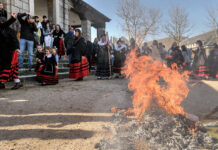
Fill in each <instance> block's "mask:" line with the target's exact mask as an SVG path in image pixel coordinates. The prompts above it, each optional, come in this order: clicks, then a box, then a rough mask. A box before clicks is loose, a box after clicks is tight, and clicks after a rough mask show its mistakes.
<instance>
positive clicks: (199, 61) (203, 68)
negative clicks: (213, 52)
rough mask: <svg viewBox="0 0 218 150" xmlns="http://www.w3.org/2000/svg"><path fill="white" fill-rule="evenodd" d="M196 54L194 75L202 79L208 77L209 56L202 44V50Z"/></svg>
mask: <svg viewBox="0 0 218 150" xmlns="http://www.w3.org/2000/svg"><path fill="white" fill-rule="evenodd" d="M194 53H195V57H194V62H193V65H192V69H193V75H194V76H195V77H200V78H205V77H208V76H209V72H208V68H207V56H206V52H205V49H204V48H203V47H202V44H200V48H198V49H197V50H196V51H195V52H194Z"/></svg>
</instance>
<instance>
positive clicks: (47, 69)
mask: <svg viewBox="0 0 218 150" xmlns="http://www.w3.org/2000/svg"><path fill="white" fill-rule="evenodd" d="M44 63H45V65H44V67H43V69H42V71H41V73H42V74H46V75H55V73H56V69H55V67H56V66H57V61H56V58H55V56H54V55H52V56H51V57H50V58H48V57H47V56H45V60H44Z"/></svg>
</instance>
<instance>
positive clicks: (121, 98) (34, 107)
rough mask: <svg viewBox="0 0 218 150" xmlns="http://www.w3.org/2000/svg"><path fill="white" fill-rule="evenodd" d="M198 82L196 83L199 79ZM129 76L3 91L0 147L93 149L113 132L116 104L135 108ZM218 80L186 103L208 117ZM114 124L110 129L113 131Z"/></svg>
mask: <svg viewBox="0 0 218 150" xmlns="http://www.w3.org/2000/svg"><path fill="white" fill-rule="evenodd" d="M194 82H195V81H194ZM127 84H128V82H127V81H126V80H110V81H107V80H103V81H96V80H95V79H94V77H89V78H88V79H86V80H85V81H84V82H74V81H72V80H68V79H66V80H61V81H60V84H58V85H56V86H46V87H41V86H35V85H34V86H33V85H32V84H28V83H27V84H26V86H25V88H23V89H21V90H18V91H10V90H3V91H0V150H12V149H13V150H93V149H95V148H94V146H95V144H96V143H98V142H99V141H100V140H101V139H102V138H104V137H109V136H110V135H111V134H113V130H112V129H113V124H112V123H111V122H110V121H111V119H112V118H111V116H112V114H111V113H110V108H111V107H118V108H128V107H130V106H131V92H129V91H128V89H127ZM217 85H218V82H217V81H216V82H215V81H213V82H207V83H206V82H205V83H204V82H200V83H198V84H197V85H196V86H194V87H190V90H191V91H190V94H189V97H188V98H187V100H185V101H184V103H183V106H184V108H185V110H186V111H187V112H190V113H193V114H196V115H199V116H204V115H205V114H207V113H208V112H209V111H212V110H213V109H214V108H215V107H216V106H218V92H217V91H218V87H217ZM217 117H218V116H217ZM109 128H111V129H109Z"/></svg>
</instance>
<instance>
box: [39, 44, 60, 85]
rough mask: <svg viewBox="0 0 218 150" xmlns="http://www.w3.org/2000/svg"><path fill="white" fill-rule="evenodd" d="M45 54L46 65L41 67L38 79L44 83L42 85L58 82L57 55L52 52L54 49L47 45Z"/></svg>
mask: <svg viewBox="0 0 218 150" xmlns="http://www.w3.org/2000/svg"><path fill="white" fill-rule="evenodd" d="M45 54H46V55H45V60H44V61H45V62H44V65H42V66H40V68H39V71H38V73H37V79H38V81H39V82H41V83H42V85H55V84H58V74H57V61H56V58H55V56H54V55H53V54H52V49H51V48H49V47H46V48H45Z"/></svg>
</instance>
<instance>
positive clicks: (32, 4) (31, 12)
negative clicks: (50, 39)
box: [29, 0, 35, 15]
mask: <svg viewBox="0 0 218 150" xmlns="http://www.w3.org/2000/svg"><path fill="white" fill-rule="evenodd" d="M29 7H30V14H31V15H35V9H34V0H29Z"/></svg>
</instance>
